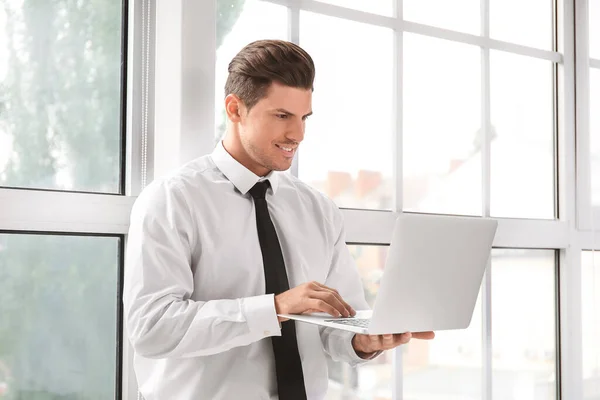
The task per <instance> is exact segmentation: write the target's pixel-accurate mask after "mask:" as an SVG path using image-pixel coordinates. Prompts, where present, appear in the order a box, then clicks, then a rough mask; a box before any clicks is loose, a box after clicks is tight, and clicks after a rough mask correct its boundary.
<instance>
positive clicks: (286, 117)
mask: <svg viewBox="0 0 600 400" xmlns="http://www.w3.org/2000/svg"><path fill="white" fill-rule="evenodd" d="M310 114H312V91H311V90H310V89H308V90H307V89H298V88H292V87H289V86H284V85H282V84H279V83H276V82H274V83H273V84H272V85H271V87H270V88H269V90H268V91H267V96H266V97H265V98H263V99H261V100H260V101H258V103H256V105H254V107H252V108H251V109H250V111H248V110H247V109H246V108H245V107H243V105H242V107H241V110H240V122H239V125H238V126H239V136H240V141H241V144H242V147H243V149H244V152H245V153H246V154H247V156H248V160H247V161H248V162H251V163H252V165H250V166H247V167H248V168H249V169H250V170H252V171H253V172H254V173H257V174H258V175H263V174H266V173H268V172H269V171H272V170H275V171H285V170H287V169H289V168H290V167H291V165H292V159H293V158H294V154H295V153H296V151H297V149H298V146H299V145H300V142H302V140H303V139H304V127H305V123H306V118H307V117H308V116H309V115H310Z"/></svg>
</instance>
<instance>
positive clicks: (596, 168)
mask: <svg viewBox="0 0 600 400" xmlns="http://www.w3.org/2000/svg"><path fill="white" fill-rule="evenodd" d="M598 110H600V70H599V69H594V68H591V69H590V135H591V138H590V140H591V142H590V156H591V166H592V177H591V179H592V204H593V205H594V206H595V207H600V113H598ZM597 214H598V215H600V213H597Z"/></svg>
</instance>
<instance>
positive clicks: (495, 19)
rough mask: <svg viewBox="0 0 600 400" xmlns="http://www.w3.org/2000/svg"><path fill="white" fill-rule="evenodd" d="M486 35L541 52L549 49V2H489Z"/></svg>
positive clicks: (550, 43)
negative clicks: (488, 27)
mask: <svg viewBox="0 0 600 400" xmlns="http://www.w3.org/2000/svg"><path fill="white" fill-rule="evenodd" d="M489 7H490V36H491V37H492V38H493V39H498V40H503V41H506V42H511V43H518V44H521V45H525V46H530V47H536V48H540V49H544V50H551V49H552V35H553V29H552V20H553V18H554V17H553V14H554V11H553V3H552V2H551V1H546V0H532V1H527V2H522V1H519V0H491V1H490V2H489Z"/></svg>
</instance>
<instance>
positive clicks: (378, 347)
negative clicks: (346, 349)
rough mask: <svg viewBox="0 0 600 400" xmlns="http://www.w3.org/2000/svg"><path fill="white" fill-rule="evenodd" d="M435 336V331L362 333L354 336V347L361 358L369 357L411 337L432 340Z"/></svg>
mask: <svg viewBox="0 0 600 400" xmlns="http://www.w3.org/2000/svg"><path fill="white" fill-rule="evenodd" d="M434 337H435V333H433V332H414V333H411V332H407V333H401V334H395V335H361V334H356V335H354V338H352V347H354V351H356V354H358V356H359V357H361V358H369V357H370V356H372V355H373V353H375V352H377V351H382V350H390V349H393V348H395V347H398V346H400V345H403V344H406V343H408V342H410V339H423V340H431V339H433V338H434Z"/></svg>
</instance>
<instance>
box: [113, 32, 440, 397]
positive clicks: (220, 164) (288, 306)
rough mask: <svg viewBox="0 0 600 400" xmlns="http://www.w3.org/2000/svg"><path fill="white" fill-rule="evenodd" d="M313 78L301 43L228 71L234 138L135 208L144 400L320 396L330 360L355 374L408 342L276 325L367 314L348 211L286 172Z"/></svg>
mask: <svg viewBox="0 0 600 400" xmlns="http://www.w3.org/2000/svg"><path fill="white" fill-rule="evenodd" d="M314 74H315V70H314V64H313V61H312V59H311V57H310V56H309V55H308V54H307V53H306V52H305V51H304V50H302V49H301V48H300V47H298V46H297V45H295V44H292V43H288V42H284V41H258V42H254V43H251V44H249V45H248V46H246V47H245V48H244V49H242V50H241V51H240V53H238V54H237V55H236V56H235V57H234V59H233V60H232V61H231V63H230V65H229V77H228V79H227V83H226V86H225V95H226V97H225V110H226V112H227V117H228V119H229V124H228V131H227V134H226V137H225V139H224V140H223V141H222V142H220V143H218V144H217V146H216V148H215V150H214V152H213V153H212V154H211V155H208V156H204V157H200V158H198V159H196V160H194V161H191V162H189V163H187V164H186V165H185V166H183V167H181V168H180V169H178V170H177V171H175V172H174V173H173V174H172V175H170V176H168V177H166V178H163V179H161V180H157V181H154V182H153V183H152V184H151V185H149V186H148V187H147V188H146V189H145V190H144V191H143V193H142V194H141V195H140V197H139V198H138V199H137V201H136V203H135V205H134V207H133V211H132V215H131V228H130V231H129V242H128V248H127V258H126V270H125V290H124V305H125V317H126V326H127V329H128V333H129V339H130V340H131V343H132V344H133V347H134V349H135V370H136V375H137V379H138V383H139V388H140V391H141V393H142V394H143V396H144V397H145V399H146V400H157V399H160V400H164V399H182V400H186V399H194V400H199V399H207V400H208V399H210V400H217V399H223V400H225V399H227V400H229V399H279V400H291V399H322V398H324V396H325V394H326V391H327V382H328V380H327V364H326V354H325V353H327V354H328V355H329V356H330V357H332V358H333V359H334V360H341V361H345V362H348V363H350V364H352V365H356V364H359V363H363V362H366V361H367V360H369V359H372V358H373V357H375V356H377V354H379V353H380V352H381V351H383V350H387V349H392V348H394V347H396V346H398V345H401V344H404V343H407V342H408V341H409V340H410V338H411V334H410V333H406V334H403V335H389V336H367V335H354V334H352V333H349V332H344V331H341V330H335V329H329V328H319V327H317V326H313V325H308V324H300V323H295V322H294V321H289V320H288V321H286V320H284V319H283V318H278V317H277V314H286V313H308V312H326V313H329V314H331V315H333V316H345V317H347V316H351V315H354V314H355V311H354V310H355V309H367V308H368V306H367V304H366V303H365V300H364V294H363V288H362V285H361V281H360V278H359V275H358V271H357V268H356V266H355V264H354V262H353V260H352V257H351V255H350V253H349V251H348V249H347V247H346V243H345V235H344V228H343V218H342V215H341V213H340V211H339V209H338V208H337V207H336V206H335V204H334V203H333V202H332V201H330V200H329V199H328V198H326V197H325V196H323V195H322V194H320V193H319V192H317V191H316V190H314V189H312V188H310V187H309V186H308V185H306V184H305V183H303V182H301V181H299V180H298V179H297V178H295V177H293V176H292V175H291V174H287V173H283V172H281V171H286V170H287V169H289V168H290V166H291V164H292V159H293V157H294V154H295V153H296V151H297V149H298V146H299V144H300V143H301V142H302V140H303V138H304V128H305V122H306V119H307V118H308V116H309V115H310V114H311V113H312V109H311V98H312V89H313V80H314ZM349 84H350V83H349ZM335 151H337V149H332V152H335ZM412 337H416V338H422V339H430V338H432V337H433V333H432V332H425V333H417V334H413V335H412Z"/></svg>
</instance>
